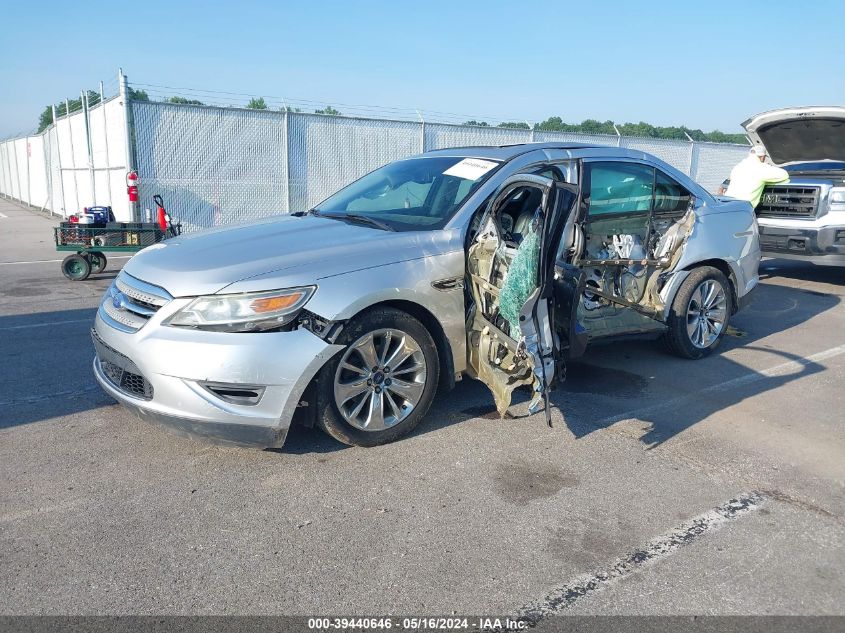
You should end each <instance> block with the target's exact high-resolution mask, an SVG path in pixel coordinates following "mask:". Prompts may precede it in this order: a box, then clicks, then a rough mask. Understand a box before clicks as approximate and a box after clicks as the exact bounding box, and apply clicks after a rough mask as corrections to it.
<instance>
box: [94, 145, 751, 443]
mask: <svg viewBox="0 0 845 633" xmlns="http://www.w3.org/2000/svg"><path fill="white" fill-rule="evenodd" d="M759 259H760V249H759V244H758V235H757V225H756V222H755V219H754V214H753V212H752V210H751V206H750V205H749V204H748V203H745V202H739V201H731V200H720V199H717V198H715V197H713V196H711V195H710V194H709V193H707V192H706V191H705V190H704V189H702V188H701V187H700V186H699V185H697V184H696V183H695V182H693V181H691V180H690V179H689V178H687V177H686V176H685V175H684V174H682V173H680V172H678V171H677V170H675V169H673V168H672V167H670V166H669V165H667V164H665V163H663V162H661V161H660V160H658V159H656V158H654V157H653V156H650V155H648V154H644V153H641V152H634V151H630V150H625V149H618V148H608V147H591V146H585V145H577V144H560V143H536V144H527V145H514V146H507V147H472V148H458V149H449V150H439V151H434V152H428V153H426V154H422V155H420V156H416V157H412V158H409V159H406V160H401V161H397V162H394V163H391V164H388V165H386V166H384V167H382V168H381V169H378V170H376V171H374V172H372V173H370V174H368V175H366V176H364V177H363V178H361V179H360V180H358V181H356V182H354V183H352V184H351V185H349V186H348V187H346V188H344V189H342V190H341V191H339V192H338V193H336V194H335V195H333V196H332V197H330V198H329V199H328V200H326V201H325V202H323V203H321V204H319V205H318V206H316V207H315V208H313V209H311V210H309V211H302V212H298V213H293V214H290V215H286V216H277V217H271V218H267V219H264V220H262V221H259V222H254V223H250V224H244V225H238V226H231V227H223V228H219V229H216V230H211V231H206V232H202V233H197V234H193V235H186V236H182V237H179V238H175V239H171V240H167V241H166V242H163V243H160V244H156V245H154V246H151V247H149V248H147V249H145V250H143V251H142V252H140V253H139V254H137V255H136V256H135V257H133V258H132V259H131V260H130V261H129V262H128V263H127V264H126V265H125V267H124V268H123V271H122V272H121V273H120V274H119V275H118V277H117V278H116V279H115V281H114V283H113V284H112V285H111V287H110V288H109V289H108V291H107V292H106V294H105V296H104V297H103V300H102V302H101V304H100V308H99V310H98V313H97V317H96V322H95V326H94V329H93V331H92V336H93V340H94V346H95V350H96V358H95V359H94V373H95V376H96V378H97V380H98V381H99V383H100V385H101V386H102V387H103V389H105V390H106V391H107V392H108V393H109V394H110V395H111V396H113V397H114V398H115V399H117V400H118V401H120V402H121V403H123V404H124V405H125V406H127V407H129V408H131V409H133V410H135V411H137V412H138V413H139V414H140V415H141V416H142V417H143V418H145V419H149V420H151V421H155V422H159V423H162V424H164V425H166V426H167V427H169V428H170V429H174V430H176V431H179V432H183V433H188V434H191V435H199V436H203V437H208V438H213V439H215V440H218V441H224V442H232V443H237V444H243V445H257V446H280V445H281V444H282V443H283V442H284V440H285V436H286V435H287V432H288V429H289V427H290V425H291V423H292V421H297V422H299V423H302V424H304V425H307V426H318V427H320V428H322V429H323V430H325V431H326V432H327V433H329V434H330V435H331V436H332V437H334V438H336V439H338V440H339V441H341V442H345V443H347V444H354V445H361V446H371V445H376V444H382V443H385V442H389V441H392V440H395V439H397V438H399V437H401V436H403V435H405V434H407V433H409V432H410V431H411V430H412V429H413V428H414V427H415V426H416V425H417V424H418V423H419V421H420V420H421V419H422V418H423V417H424V416H425V414H426V412H427V410H428V408H429V405H430V404H431V402H432V400H433V398H434V396H435V393H436V392H437V391H438V390H439V389H444V390H445V389H449V388H451V387H452V386H454V384H455V381H456V380H459V379H461V377H462V376H464V375H466V376H469V377H472V378H476V379H478V380H481V381H482V382H484V383H485V384H486V385H487V386H488V387H489V388H490V391H491V393H492V396H493V400H494V401H495V404H496V407H497V409H498V411H499V412H500V414H502V415H504V413H505V411H506V410H507V409H508V407H509V406H510V402H511V394H512V392H513V391H514V389H516V388H518V387H520V386H524V387H526V388H528V389H530V390H531V391H532V393H533V396H534V397H533V400H532V402H531V403H530V410H531V411H532V412H542V411H545V412H546V416H547V417H548V407H549V402H548V397H549V391H550V389H552V388H553V386H554V384H555V381H556V378H557V377H558V376H561V375H563V372H562V371H561V365H562V363H564V362H565V361H566V359H568V358H573V357H577V356H579V355H580V354H582V353H583V352H584V350H585V348H586V346H587V345H588V343H590V342H592V341H595V340H598V339H601V338H605V337H611V336H618V335H621V334H630V333H642V334H645V335H653V336H659V337H662V338H663V339H664V340H665V342H666V344H667V345H668V348H669V349H670V350H671V351H673V352H674V353H676V354H679V355H681V356H684V357H687V358H701V357H703V356H706V355H707V354H709V353H710V352H711V351H712V350H714V349H715V348H716V347H717V346H718V345H719V342H720V341H721V340H722V337H723V336H724V334H725V330H726V328H727V325H728V322H729V319H730V317H731V315H732V314H733V313H734V312H736V310H738V309H739V308H740V307H741V306H742V305H743V303H744V302H745V301H746V300H747V298H748V296H749V293H750V292H751V291H752V290H753V289H754V287H755V286H756V284H757V281H758V276H757V266H758V263H759Z"/></svg>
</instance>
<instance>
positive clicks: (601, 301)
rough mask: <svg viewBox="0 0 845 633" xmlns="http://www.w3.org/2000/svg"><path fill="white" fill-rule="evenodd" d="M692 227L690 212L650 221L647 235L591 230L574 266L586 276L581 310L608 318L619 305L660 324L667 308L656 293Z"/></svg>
mask: <svg viewBox="0 0 845 633" xmlns="http://www.w3.org/2000/svg"><path fill="white" fill-rule="evenodd" d="M694 225H695V212H694V211H693V210H692V209H691V208H690V209H688V210H687V211H686V213H684V214H683V215H682V216H680V217H678V216H677V215H675V216H663V217H661V216H659V215H655V216H653V217H652V221H651V229H650V230H649V231H637V232H635V233H614V232H605V233H600V234H598V233H597V232H595V231H593V232H592V235H591V236H590V238H589V239H588V240H587V244H586V247H585V253H584V255H585V256H584V258H583V259H581V261H580V262H578V263H579V265H580V266H581V267H582V268H583V269H584V271H585V277H586V287H585V290H584V293H583V298H582V305H581V310H580V311H581V312H584V313H592V312H595V311H598V312H596V313H595V314H594V315H593V316H595V317H599V316H601V318H607V317H610V316H612V314H610V313H615V312H618V307H617V306H622V307H626V308H632V309H633V310H635V311H636V312H639V313H640V314H642V315H645V316H647V317H649V318H652V319H659V320H662V315H663V310H664V307H665V305H664V302H663V298H662V297H661V296H660V291H661V290H662V288H663V286H664V284H665V283H666V281H667V279H668V276H670V275H671V274H672V273H673V271H674V270H675V266H676V265H677V263H678V261H679V260H680V258H681V255H682V254H683V246H684V245H685V244H686V242H687V240H688V239H689V237H690V236H691V234H692V232H693V228H694ZM603 308H610V309H609V310H608V309H604V310H602V309H603ZM629 325H630V324H629Z"/></svg>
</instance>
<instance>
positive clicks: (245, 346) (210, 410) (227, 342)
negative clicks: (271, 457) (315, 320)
mask: <svg viewBox="0 0 845 633" xmlns="http://www.w3.org/2000/svg"><path fill="white" fill-rule="evenodd" d="M92 337H93V339H94V347H95V350H96V357H95V359H94V375H95V376H96V378H97V381H98V382H99V383H100V385H101V386H102V388H103V389H104V390H105V391H106V392H107V393H108V394H109V395H110V396H112V397H113V398H114V399H115V400H117V401H118V402H120V403H121V404H123V405H124V406H126V407H127V408H128V409H130V410H132V411H134V412H136V413H137V414H138V415H139V416H140V417H141V418H142V419H144V420H148V421H151V422H155V423H158V424H160V425H163V426H165V427H167V428H168V429H170V430H172V431H175V432H176V433H178V434H182V435H190V436H195V437H199V438H203V439H209V440H213V441H215V442H219V443H226V444H237V445H242V446H258V447H278V446H281V445H282V444H283V443H284V441H285V437H286V436H287V432H288V429H289V427H290V423H291V420H292V419H293V414H294V412H295V411H296V408H297V406H298V405H299V404H300V398H301V397H302V395H303V393H304V391H305V388H306V387H307V386H308V383H309V382H310V381H311V379H312V378H313V377H314V375H315V374H316V373H317V371H319V369H320V368H321V367H322V366H323V365H324V364H325V363H326V361H328V360H329V359H330V358H331V357H332V356H333V355H334V354H335V353H336V352H337V351H338V350H340V349H341V346H339V345H331V344H329V343H326V342H325V341H323V340H322V339H320V338H319V337H317V336H315V335H314V334H312V333H311V332H309V331H308V330H305V329H297V330H293V331H290V332H262V333H255V334H241V333H223V332H203V331H198V330H190V329H184V328H175V327H169V326H164V325H161V324H160V323H152V322H151V323H148V324H147V325H146V326H144V327H143V328H141V329H140V330H139V331H137V332H123V331H120V330H117V329H115V328H113V327H111V326H110V325H109V324H108V323H106V322H105V321H104V320H103V319H102V317H101V315H100V314H99V313H98V314H97V318H96V320H95V323H94V330H93V331H92ZM116 367H117V368H118V369H115V368H116ZM107 369H108V371H107ZM121 372H122V373H121ZM209 384H212V385H219V384H223V385H230V386H232V387H237V386H238V385H249V386H258V387H260V388H261V395H260V398H258V400H257V402H255V403H252V404H241V403H234V402H231V401H226V400H223V399H221V398H220V397H219V396H218V395H217V394H215V393H214V392H213V391H211V390H210V389H208V388H207V386H208V385H209Z"/></svg>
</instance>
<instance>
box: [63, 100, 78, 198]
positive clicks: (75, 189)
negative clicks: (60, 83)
mask: <svg viewBox="0 0 845 633" xmlns="http://www.w3.org/2000/svg"><path fill="white" fill-rule="evenodd" d="M65 119H66V120H67V133H68V136H69V137H70V164H71V169H72V170H73V192H74V194H75V196H76V208H75V209H74V212H78V211H79V178H78V177H77V175H76V152H75V151H74V149H73V126H72V125H71V123H70V101H69V100H68V99H67V98H66V99H65Z"/></svg>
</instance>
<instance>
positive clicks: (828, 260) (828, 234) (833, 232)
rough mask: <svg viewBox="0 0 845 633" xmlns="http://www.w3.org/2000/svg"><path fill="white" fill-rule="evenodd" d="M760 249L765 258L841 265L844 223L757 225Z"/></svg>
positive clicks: (844, 255) (844, 248)
mask: <svg viewBox="0 0 845 633" xmlns="http://www.w3.org/2000/svg"><path fill="white" fill-rule="evenodd" d="M759 228H760V248H761V249H762V251H763V255H765V256H767V257H782V258H786V259H802V260H807V261H811V262H813V263H816V264H825V265H830V266H845V226H824V227H807V228H804V227H794V226H789V227H776V226H767V225H764V224H762V223H761V224H760V226H759Z"/></svg>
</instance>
